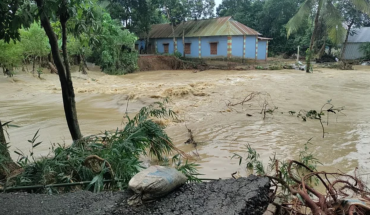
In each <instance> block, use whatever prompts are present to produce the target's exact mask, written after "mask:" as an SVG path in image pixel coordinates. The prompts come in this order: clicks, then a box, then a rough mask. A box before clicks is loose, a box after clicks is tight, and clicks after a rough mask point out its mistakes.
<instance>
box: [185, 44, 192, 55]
mask: <svg viewBox="0 0 370 215" xmlns="http://www.w3.org/2000/svg"><path fill="white" fill-rule="evenodd" d="M190 47H191V43H185V54H191V48H190Z"/></svg>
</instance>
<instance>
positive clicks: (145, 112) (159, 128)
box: [14, 102, 197, 193]
mask: <svg viewBox="0 0 370 215" xmlns="http://www.w3.org/2000/svg"><path fill="white" fill-rule="evenodd" d="M163 117H172V118H175V117H176V116H175V114H174V112H172V111H171V110H168V109H167V108H166V107H165V103H159V102H157V103H154V104H153V105H150V106H148V107H144V108H142V109H141V110H140V112H139V113H138V114H137V115H136V116H135V117H134V118H130V117H129V116H126V119H127V124H126V126H125V128H124V129H123V130H116V131H115V132H113V133H111V132H105V134H104V135H102V136H91V137H88V138H86V139H85V140H84V141H81V142H79V143H78V144H75V145H74V146H72V147H65V146H62V145H59V144H54V145H53V147H52V154H54V156H52V157H44V158H41V159H39V160H36V159H34V157H33V153H32V151H31V154H30V156H26V155H24V154H23V153H21V152H16V153H17V154H18V155H20V159H19V160H18V163H19V164H20V165H21V166H22V167H23V168H24V172H23V173H22V174H21V175H19V176H18V177H17V178H16V181H15V182H14V185H15V186H32V185H40V184H41V185H48V184H60V183H73V182H86V181H87V182H89V181H91V183H89V184H88V185H79V186H83V188H86V189H88V190H90V191H94V192H99V191H101V190H103V189H119V190H121V189H125V188H126V187H127V185H128V182H129V181H130V179H131V178H132V177H133V176H134V175H135V174H137V173H138V172H139V171H140V170H141V169H143V168H144V167H143V166H142V162H141V161H140V157H141V156H143V155H144V156H151V157H154V158H155V159H157V160H158V161H160V162H163V163H165V162H167V161H168V159H167V157H166V156H167V155H169V154H170V153H172V152H173V151H174V150H176V148H175V147H174V145H173V144H172V142H171V139H170V138H169V137H168V136H167V134H166V133H165V131H164V128H165V127H164V126H163V125H158V124H156V123H155V122H154V121H153V120H152V118H163ZM36 139H37V133H36V135H35V136H34V138H33V139H32V140H30V141H29V142H30V143H31V144H32V149H33V148H35V147H36V146H37V145H39V144H40V143H36ZM31 159H32V161H30V160H31ZM174 161H176V162H178V161H179V158H178V156H175V157H174ZM180 163H181V162H180ZM175 167H176V168H178V169H179V171H182V172H184V173H185V174H186V175H187V176H188V178H189V180H191V181H195V176H194V175H196V173H197V172H196V169H195V167H196V165H194V164H188V162H186V163H184V165H180V164H179V165H175ZM106 180H111V181H110V183H109V184H107V183H104V181H106ZM75 188H76V187H74V189H75ZM71 189H72V187H66V188H63V189H62V188H51V187H48V188H42V189H40V188H39V190H37V189H36V190H33V191H35V192H48V193H60V192H68V191H71Z"/></svg>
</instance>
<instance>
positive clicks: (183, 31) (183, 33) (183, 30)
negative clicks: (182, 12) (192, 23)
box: [182, 23, 185, 57]
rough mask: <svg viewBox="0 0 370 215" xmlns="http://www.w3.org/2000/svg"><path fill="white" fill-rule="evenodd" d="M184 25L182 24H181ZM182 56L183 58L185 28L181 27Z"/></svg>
mask: <svg viewBox="0 0 370 215" xmlns="http://www.w3.org/2000/svg"><path fill="white" fill-rule="evenodd" d="M182 24H183V25H184V23H182ZM182 49H183V51H182V56H183V57H185V28H184V26H182Z"/></svg>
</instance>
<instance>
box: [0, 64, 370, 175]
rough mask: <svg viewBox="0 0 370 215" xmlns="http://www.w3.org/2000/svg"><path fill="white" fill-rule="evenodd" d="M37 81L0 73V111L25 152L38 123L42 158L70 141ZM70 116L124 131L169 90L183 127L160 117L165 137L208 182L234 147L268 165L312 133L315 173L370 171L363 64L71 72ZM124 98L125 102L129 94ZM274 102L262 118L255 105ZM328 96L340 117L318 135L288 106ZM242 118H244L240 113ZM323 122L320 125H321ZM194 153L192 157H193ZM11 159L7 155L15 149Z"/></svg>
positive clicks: (84, 126)
mask: <svg viewBox="0 0 370 215" xmlns="http://www.w3.org/2000/svg"><path fill="white" fill-rule="evenodd" d="M43 76H44V80H39V79H37V78H35V77H32V76H31V75H28V74H19V75H16V76H15V78H14V81H12V80H11V79H9V78H5V77H0V92H1V94H0V117H1V120H2V121H10V120H12V121H13V124H16V125H18V126H20V127H19V128H10V129H8V132H9V135H10V142H11V151H14V150H15V149H16V148H18V149H20V150H22V151H24V152H27V151H28V150H29V149H30V144H29V143H28V142H27V140H28V139H31V138H32V137H33V135H34V133H35V132H36V131H37V130H38V129H40V137H39V140H41V141H43V144H41V145H40V146H39V147H37V151H36V154H40V155H46V154H48V152H49V148H50V143H56V142H58V143H66V144H70V136H69V132H68V128H67V124H66V122H65V119H64V112H63V106H62V99H61V91H60V85H59V80H58V77H57V76H55V75H51V74H45V75H43ZM73 77H74V85H75V91H76V100H77V109H78V117H79V121H80V127H81V130H82V132H83V134H84V135H89V134H96V133H99V132H101V131H104V130H114V129H116V128H117V127H119V128H121V127H122V117H123V115H124V113H125V112H126V108H127V111H128V112H129V113H135V112H136V111H138V110H139V109H140V108H141V107H143V106H145V105H148V104H150V103H151V102H153V101H157V100H160V99H161V98H164V97H166V96H170V98H171V100H172V102H171V104H170V105H171V107H172V109H173V110H175V111H176V112H177V113H178V115H179V118H180V119H182V120H184V122H181V123H175V122H168V123H169V126H168V128H167V131H168V134H169V135H170V136H171V138H172V139H173V141H174V143H175V144H176V145H177V146H178V147H179V148H180V149H182V150H184V151H186V152H189V153H190V154H194V152H195V151H197V153H198V154H199V157H198V156H194V159H196V160H197V162H198V163H200V164H201V169H200V172H201V173H203V174H205V176H204V177H207V178H219V177H221V178H224V177H230V174H231V173H232V172H235V171H237V170H241V168H239V167H238V161H237V160H231V156H232V155H233V153H238V154H241V155H244V154H245V152H246V148H245V145H246V144H250V145H251V146H252V147H253V148H255V149H256V150H257V151H258V152H259V153H260V155H261V158H262V159H263V160H264V161H265V162H267V161H268V158H269V156H272V155H273V153H274V152H276V153H277V157H278V158H279V159H290V158H297V156H298V153H299V151H300V150H301V149H302V147H303V144H304V143H305V142H306V141H307V140H308V139H310V138H313V139H312V141H311V142H312V143H313V145H311V146H310V149H311V150H312V151H313V152H314V154H315V156H316V157H318V158H319V160H320V161H321V162H322V163H323V164H324V167H322V168H321V169H322V170H329V169H331V170H337V169H341V170H342V171H343V172H350V171H352V170H354V168H355V167H360V168H361V169H362V170H363V172H364V173H367V171H370V169H369V168H368V162H369V161H370V145H369V141H370V136H369V121H370V93H369V90H370V84H369V83H368V82H369V80H370V69H369V68H368V67H358V68H356V70H354V71H338V70H329V69H320V71H317V72H315V73H314V74H305V73H304V72H301V71H295V70H284V71H205V72H199V73H193V72H192V71H155V72H142V73H136V74H130V75H126V76H120V77H117V76H107V75H103V74H102V73H100V72H90V73H89V75H87V76H83V75H81V74H79V73H74V74H73ZM257 91H258V92H265V93H268V94H269V95H270V97H267V96H259V97H255V98H254V99H253V100H251V101H250V102H247V103H245V104H244V106H240V105H239V106H235V107H232V108H231V107H228V106H227V105H226V104H228V103H230V102H231V103H237V102H241V101H242V100H243V99H244V98H245V97H246V96H247V95H248V94H250V93H251V92H257ZM128 98H130V103H129V105H128V106H127V100H128ZM265 98H268V102H269V107H270V108H272V107H274V106H276V107H278V109H277V110H275V112H274V113H273V115H269V114H267V115H266V119H264V120H263V116H262V115H261V114H260V112H261V106H260V105H261V103H262V102H263V101H264V99H265ZM329 99H332V104H334V105H335V106H336V107H341V106H344V107H345V110H344V112H343V113H345V115H342V114H337V115H334V114H331V115H330V116H329V125H328V126H327V125H326V124H325V131H326V132H327V133H326V134H325V138H322V129H321V125H320V123H319V121H317V120H308V121H307V122H303V121H302V120H300V119H298V118H297V117H295V116H290V115H289V114H288V112H289V111H296V112H299V111H300V110H301V109H304V110H311V109H316V110H319V109H320V108H321V107H322V105H323V104H324V103H325V102H326V101H328V100H329ZM246 114H249V115H251V116H247V115H246ZM326 121H327V120H326V119H325V123H326ZM185 125H186V126H187V127H188V128H190V129H192V131H193V134H194V137H195V140H196V141H197V142H198V143H199V144H198V147H197V150H195V149H194V147H193V146H191V145H185V144H184V142H185V141H186V140H187V137H188V136H187V129H186V127H185ZM195 154H196V153H195ZM13 156H14V158H16V156H15V154H13Z"/></svg>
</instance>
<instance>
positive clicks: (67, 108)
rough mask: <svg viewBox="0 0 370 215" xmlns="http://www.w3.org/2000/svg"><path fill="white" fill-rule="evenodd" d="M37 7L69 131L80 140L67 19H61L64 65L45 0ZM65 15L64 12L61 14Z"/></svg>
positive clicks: (75, 139) (38, 3)
mask: <svg viewBox="0 0 370 215" xmlns="http://www.w3.org/2000/svg"><path fill="white" fill-rule="evenodd" d="M36 3H37V7H38V10H39V12H41V14H40V20H41V24H42V27H43V28H44V30H45V33H46V35H47V36H48V38H49V43H50V46H51V51H52V55H53V59H54V63H55V66H56V68H57V70H58V75H59V80H60V84H61V88H62V96H63V105H64V112H65V116H66V120H67V124H68V128H69V132H70V133H71V136H72V139H73V140H74V141H77V140H80V139H81V138H82V134H81V131H80V127H79V124H78V119H77V111H76V102H75V94H74V90H73V83H72V80H71V74H70V70H69V65H68V58H66V57H68V55H67V53H66V51H67V48H66V45H67V35H66V34H67V32H66V23H65V22H66V21H67V20H65V19H61V25H62V34H63V55H64V56H65V59H64V62H65V63H66V65H65V66H66V67H64V65H63V63H62V59H61V57H60V55H59V47H58V40H57V37H56V35H55V33H54V31H53V28H52V27H51V24H50V20H49V18H48V17H47V16H46V15H45V13H43V12H42V11H44V3H43V0H36ZM61 16H63V14H61Z"/></svg>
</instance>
